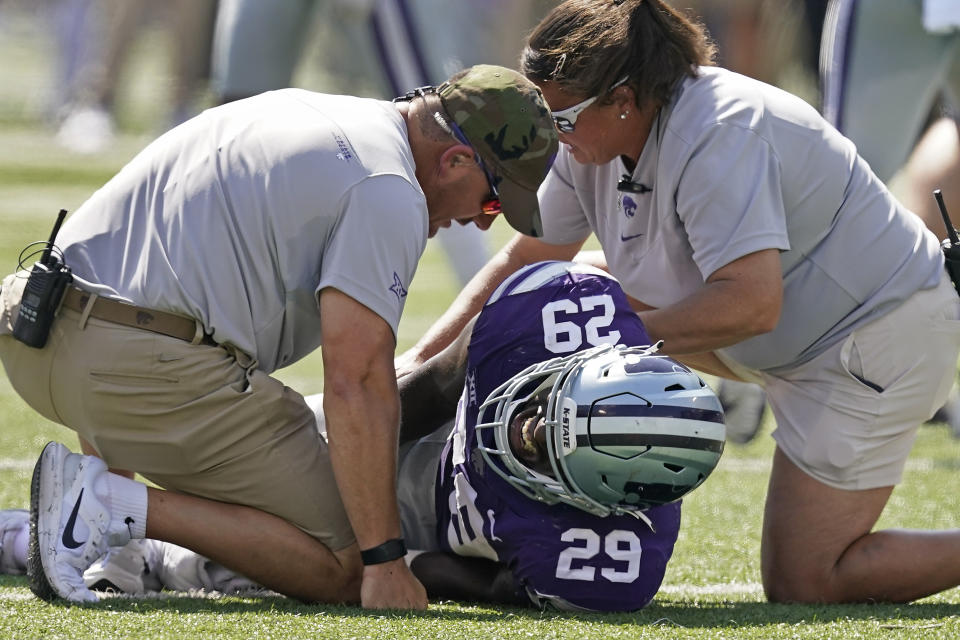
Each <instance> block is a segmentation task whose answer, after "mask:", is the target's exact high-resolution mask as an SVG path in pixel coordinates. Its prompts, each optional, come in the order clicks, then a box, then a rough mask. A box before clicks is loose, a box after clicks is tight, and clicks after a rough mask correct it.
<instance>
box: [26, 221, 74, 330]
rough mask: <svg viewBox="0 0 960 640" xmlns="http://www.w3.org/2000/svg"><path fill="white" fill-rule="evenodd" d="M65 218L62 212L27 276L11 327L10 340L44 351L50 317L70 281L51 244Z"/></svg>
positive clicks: (54, 314)
mask: <svg viewBox="0 0 960 640" xmlns="http://www.w3.org/2000/svg"><path fill="white" fill-rule="evenodd" d="M66 216H67V210H66V209H61V210H60V213H59V215H58V216H57V222H56V224H54V225H53V233H51V234H50V239H49V240H48V241H47V246H46V247H45V248H44V250H43V253H42V254H41V255H40V259H39V260H37V261H36V262H34V263H33V268H32V269H31V270H30V277H29V278H28V279H27V285H26V287H25V288H24V290H23V298H22V299H21V300H20V313H19V315H18V316H17V322H16V324H15V325H14V326H13V337H14V338H16V339H17V340H19V341H20V342H22V343H24V344H25V345H27V346H30V347H36V348H37V349H41V348H43V346H44V345H45V344H47V337H48V336H49V335H50V327H51V325H52V324H53V318H54V316H56V314H57V309H58V308H59V307H60V302H61V301H62V300H63V295H64V294H65V293H66V291H67V285H69V284H70V281H71V280H73V275H71V273H70V267H68V266H67V265H65V264H64V263H63V261H61V260H60V256H59V255H57V254H56V253H54V251H53V243H54V241H55V240H56V239H57V233H58V232H59V231H60V225H61V224H63V219H64V218H65V217H66Z"/></svg>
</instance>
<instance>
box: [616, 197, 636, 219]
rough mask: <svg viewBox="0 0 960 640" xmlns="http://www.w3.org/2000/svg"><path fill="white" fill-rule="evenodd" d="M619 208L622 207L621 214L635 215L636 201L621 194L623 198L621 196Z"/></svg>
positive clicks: (630, 216) (629, 216)
mask: <svg viewBox="0 0 960 640" xmlns="http://www.w3.org/2000/svg"><path fill="white" fill-rule="evenodd" d="M620 208H621V209H623V214H624V215H625V216H627V217H628V218H632V217H633V216H635V215H637V202H636V200H634V199H633V198H631V197H630V196H623V198H621V200H620Z"/></svg>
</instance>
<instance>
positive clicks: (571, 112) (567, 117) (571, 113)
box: [553, 76, 630, 133]
mask: <svg viewBox="0 0 960 640" xmlns="http://www.w3.org/2000/svg"><path fill="white" fill-rule="evenodd" d="M629 79H630V76H623V77H622V78H620V79H619V80H617V81H616V82H614V83H613V85H612V86H611V87H610V88H609V89H607V90H606V91H604V92H603V93H601V94H598V95H595V96H593V97H592V98H587V99H586V100H584V101H583V102H578V103H577V104H575V105H573V106H572V107H567V108H566V109H561V110H560V111H554V112H553V123H554V124H555V125H556V126H557V131H560V132H561V133H572V132H573V129H574V127H575V126H576V124H577V118H579V117H580V113H581V112H582V111H583V110H584V109H586V108H587V107H589V106H590V105H592V104H593V103H594V102H596V101H597V100H598V99H599V98H600V96H602V95H606V94H608V93H610V92H611V91H613V90H614V89H616V88H617V87H619V86H620V85H622V84H624V83H625V82H626V81H627V80H629Z"/></svg>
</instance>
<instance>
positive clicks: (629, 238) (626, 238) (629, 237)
mask: <svg viewBox="0 0 960 640" xmlns="http://www.w3.org/2000/svg"><path fill="white" fill-rule="evenodd" d="M642 235H643V234H642V233H635V234H633V235H632V236H625V235H623V234H622V233H621V234H620V240H621V241H622V242H626V241H627V240H633V239H634V238H639V237H640V236H642Z"/></svg>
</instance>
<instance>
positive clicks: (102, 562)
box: [83, 538, 163, 595]
mask: <svg viewBox="0 0 960 640" xmlns="http://www.w3.org/2000/svg"><path fill="white" fill-rule="evenodd" d="M153 542H154V541H153V540H146V539H143V538H139V539H134V540H131V541H130V542H128V543H127V544H126V545H124V546H122V547H111V548H110V549H109V550H107V554H106V555H105V556H103V557H102V558H100V559H99V560H97V561H96V562H94V563H93V566H91V567H90V568H89V569H87V570H86V571H85V572H84V573H83V582H84V584H86V585H87V587H88V588H90V589H91V590H92V591H106V592H113V593H126V594H130V595H142V594H144V593H147V592H148V591H161V590H162V589H163V585H162V584H161V583H160V579H159V578H158V577H157V572H156V570H155V568H154V565H155V564H156V563H155V561H154V560H155V559H154V558H153V556H155V555H157V554H156V553H154V547H153V545H152V544H151V543H153Z"/></svg>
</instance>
